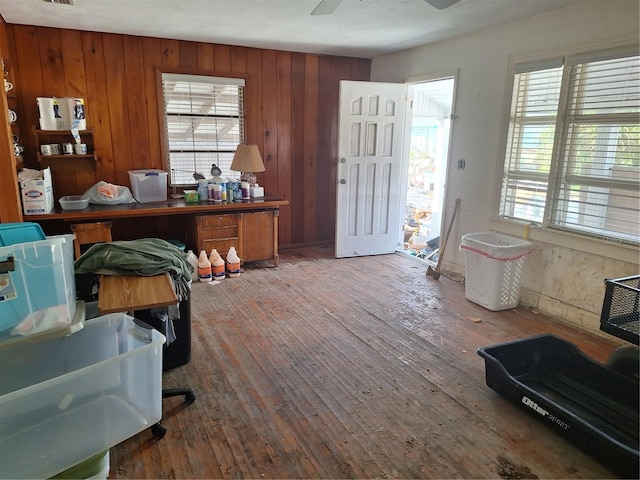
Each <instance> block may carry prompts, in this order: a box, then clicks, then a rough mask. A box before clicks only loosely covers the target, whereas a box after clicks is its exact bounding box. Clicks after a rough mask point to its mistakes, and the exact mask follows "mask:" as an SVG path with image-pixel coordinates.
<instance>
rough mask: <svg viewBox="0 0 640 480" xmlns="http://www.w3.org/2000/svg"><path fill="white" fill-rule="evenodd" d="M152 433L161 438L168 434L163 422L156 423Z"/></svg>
mask: <svg viewBox="0 0 640 480" xmlns="http://www.w3.org/2000/svg"><path fill="white" fill-rule="evenodd" d="M151 434H152V435H153V437H154V438H156V439H158V440H160V439H162V438H163V437H164V436H165V435H166V434H167V429H166V428H165V427H164V426H163V425H162V424H161V423H156V424H155V425H153V426H152V427H151Z"/></svg>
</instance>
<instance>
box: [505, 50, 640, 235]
mask: <svg viewBox="0 0 640 480" xmlns="http://www.w3.org/2000/svg"><path fill="white" fill-rule="evenodd" d="M634 53H635V54H634V55H630V54H629V53H628V52H624V51H617V52H604V53H601V54H597V55H591V56H580V57H574V58H571V57H569V58H564V59H561V60H560V61H557V60H556V61H553V62H548V64H547V65H544V66H543V67H540V66H539V65H538V66H533V67H532V66H530V65H529V66H527V65H523V66H519V67H516V73H515V75H514V86H513V95H512V102H511V109H510V115H511V116H510V121H509V132H508V137H507V146H506V153H505V163H504V174H503V182H502V192H501V199H500V212H499V213H500V215H501V216H502V217H506V218H514V219H521V220H527V221H531V222H535V223H539V224H541V225H544V226H549V227H553V228H561V229H567V230H571V231H577V232H581V233H585V234H589V235H594V236H598V237H604V238H608V239H612V240H618V241H623V242H631V243H638V242H639V237H640V57H639V56H638V55H637V51H636V52H634ZM558 64H559V65H558Z"/></svg>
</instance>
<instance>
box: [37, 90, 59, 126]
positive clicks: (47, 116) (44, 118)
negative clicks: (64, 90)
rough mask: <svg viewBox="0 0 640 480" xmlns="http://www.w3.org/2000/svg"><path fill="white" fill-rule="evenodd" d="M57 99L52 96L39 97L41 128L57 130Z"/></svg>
mask: <svg viewBox="0 0 640 480" xmlns="http://www.w3.org/2000/svg"><path fill="white" fill-rule="evenodd" d="M55 100H56V99H55V98H50V97H38V98H36V102H37V103H38V112H39V114H40V129H41V130H57V129H58V122H57V121H56V114H55V110H56V106H57V104H56V101H55Z"/></svg>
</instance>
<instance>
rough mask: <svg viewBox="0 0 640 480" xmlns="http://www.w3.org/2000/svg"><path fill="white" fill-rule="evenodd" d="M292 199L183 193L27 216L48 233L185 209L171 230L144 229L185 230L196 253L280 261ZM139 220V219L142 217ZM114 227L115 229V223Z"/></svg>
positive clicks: (178, 233) (149, 232) (149, 231)
mask: <svg viewBox="0 0 640 480" xmlns="http://www.w3.org/2000/svg"><path fill="white" fill-rule="evenodd" d="M288 204H289V202H288V201H287V200H282V199H279V198H276V197H269V196H266V197H263V198H259V199H253V200H243V201H242V202H221V203H207V202H202V203H186V202H185V201H184V200H182V199H179V200H173V199H171V200H167V201H166V202H154V203H130V204H126V205H89V206H88V207H87V208H85V209H83V210H62V209H61V208H60V207H56V208H55V210H54V211H53V212H51V213H49V214H46V215H26V216H25V217H24V220H25V221H26V222H30V221H35V222H38V223H40V224H41V225H42V228H43V230H44V231H45V233H47V234H48V235H51V234H60V233H67V232H69V231H70V227H69V225H68V223H69V222H82V221H102V220H112V221H116V222H117V220H118V219H121V220H122V222H123V223H127V221H126V219H129V218H134V219H136V218H138V219H140V218H141V217H165V216H176V215H182V216H183V217H184V218H176V219H175V221H173V220H172V224H173V225H175V226H172V231H171V232H169V233H166V232H165V233H163V234H161V235H157V234H155V233H154V230H153V228H149V229H147V230H145V231H144V234H145V235H151V236H154V235H155V236H158V237H160V238H178V239H181V240H182V239H183V238H184V235H185V233H186V237H187V238H186V243H187V246H188V248H189V249H191V250H193V251H194V252H196V253H198V252H200V251H201V250H205V251H206V252H207V253H208V252H210V251H211V249H212V248H215V249H216V250H218V252H219V253H220V254H221V255H222V256H223V258H224V257H225V255H226V253H227V251H228V250H229V248H230V247H231V246H233V247H235V248H236V250H237V252H238V255H239V256H240V258H241V259H242V261H243V262H253V261H261V260H271V261H272V262H273V264H274V265H275V266H277V265H278V258H279V257H278V217H279V214H280V207H281V206H283V205H288ZM138 223H141V222H140V220H138ZM142 223H144V222H142ZM158 223H161V222H158ZM152 227H153V226H152ZM114 230H117V225H116V223H114ZM169 235H176V236H169ZM126 238H127V232H123V233H121V236H120V238H118V237H117V236H114V240H119V239H126ZM129 238H131V237H129Z"/></svg>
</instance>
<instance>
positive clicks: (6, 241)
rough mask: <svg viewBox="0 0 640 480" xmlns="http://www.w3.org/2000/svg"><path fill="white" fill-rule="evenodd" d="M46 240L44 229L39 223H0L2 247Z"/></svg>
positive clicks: (0, 242) (0, 245) (0, 243)
mask: <svg viewBox="0 0 640 480" xmlns="http://www.w3.org/2000/svg"><path fill="white" fill-rule="evenodd" d="M45 239H46V237H45V235H44V232H43V231H42V227H40V225H38V224H37V223H33V222H19V223H0V247H7V246H9V245H14V244H16V243H25V242H38V241H40V240H45Z"/></svg>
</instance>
